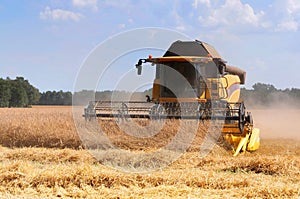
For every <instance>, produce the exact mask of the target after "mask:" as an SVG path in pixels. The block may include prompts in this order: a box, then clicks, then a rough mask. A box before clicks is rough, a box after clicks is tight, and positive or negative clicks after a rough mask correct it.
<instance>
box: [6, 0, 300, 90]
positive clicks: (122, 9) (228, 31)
mask: <svg viewBox="0 0 300 199" xmlns="http://www.w3.org/2000/svg"><path fill="white" fill-rule="evenodd" d="M144 27H155V28H164V29H168V30H174V31H177V32H180V33H182V34H184V35H187V36H188V37H189V38H191V39H197V40H200V41H205V42H206V43H209V44H211V45H213V46H214V47H215V48H216V49H217V50H218V51H219V53H220V54H221V56H222V57H223V59H225V60H226V61H227V62H228V64H229V65H233V66H237V67H240V68H242V69H244V70H245V71H247V80H246V81H247V82H246V85H245V86H246V88H251V87H252V85H253V84H254V83H256V82H262V83H268V84H273V85H274V86H275V87H277V88H281V89H284V88H300V78H299V73H300V62H299V61H298V59H299V58H300V31H299V29H300V1H298V0H264V1H254V0H252V1H251V0H249V1H247V0H191V1H188V0H186V1H185V0H182V1H179V0H177V1H176V0H173V1H172V0H164V1H161V0H147V1H146V0H143V1H142V0H43V1H35V0H26V1H25V0H1V1H0V77H2V78H6V77H10V78H15V77H16V76H23V77H24V78H25V79H28V80H29V82H30V83H31V84H33V85H34V86H35V87H37V88H38V89H39V90H40V91H47V90H64V91H72V90H73V88H74V82H75V81H76V77H77V75H78V73H79V71H80V68H81V67H82V64H83V63H84V60H85V59H86V58H87V56H88V55H89V54H90V52H91V51H92V50H93V49H95V48H96V47H97V46H98V45H99V44H101V43H103V42H104V41H106V40H107V39H109V38H112V37H114V36H115V35H118V34H121V33H123V32H124V31H130V30H133V29H140V28H144ZM145 39H146V38H145ZM143 52H144V51H143ZM139 55H140V54H139ZM147 56H148V54H147V52H146V51H145V57H147ZM138 58H141V57H137V58H136V60H138ZM99 59H101V58H99ZM99 61H101V60H99ZM116 67H117V66H116ZM128 67H133V68H134V65H132V63H129V64H128ZM116 70H118V69H117V68H116ZM108 81H109V80H108ZM106 83H107V82H106ZM108 84H109V82H108ZM108 87H109V86H108ZM103 89H105V87H103Z"/></svg>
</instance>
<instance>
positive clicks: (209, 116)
mask: <svg viewBox="0 0 300 199" xmlns="http://www.w3.org/2000/svg"><path fill="white" fill-rule="evenodd" d="M144 63H151V65H152V66H155V67H156V77H155V80H154V83H153V88H152V98H150V97H149V96H147V102H145V101H128V102H125V101H92V102H90V103H89V105H88V106H87V107H86V108H85V110H84V116H85V118H86V119H87V120H90V119H92V118H96V117H100V118H118V119H123V120H127V119H128V118H148V119H153V120H161V119H167V118H174V119H190V120H191V119H196V120H210V121H216V120H217V121H223V126H222V128H221V129H222V130H221V131H222V136H223V137H224V139H225V140H226V141H227V142H228V143H229V144H230V145H231V146H232V147H233V149H234V156H237V155H238V154H239V153H240V152H245V151H246V150H247V151H255V150H257V149H258V148H259V144H260V139H259V129H257V128H254V127H253V119H252V116H251V113H249V112H246V110H245V105H244V102H243V101H240V84H244V83H245V78H246V72H245V71H243V70H241V69H239V68H236V67H233V66H228V65H226V62H225V61H224V60H223V59H222V58H221V56H220V55H219V53H218V52H217V51H216V50H215V49H214V47H212V46H211V45H209V44H207V43H204V42H201V41H197V40H196V41H176V42H174V43H173V44H172V45H171V46H170V48H169V49H168V50H167V51H166V52H165V54H164V55H163V57H157V58H153V57H152V56H151V55H150V56H149V57H148V58H147V59H140V60H139V61H138V63H137V64H136V68H137V71H138V75H140V74H141V72H142V65H143V64H144ZM148 65H149V64H148Z"/></svg>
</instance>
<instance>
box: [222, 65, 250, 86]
mask: <svg viewBox="0 0 300 199" xmlns="http://www.w3.org/2000/svg"><path fill="white" fill-rule="evenodd" d="M225 72H228V73H229V74H232V75H237V76H239V78H240V81H241V83H240V84H245V81H246V71H244V70H242V69H240V68H237V67H234V66H225Z"/></svg>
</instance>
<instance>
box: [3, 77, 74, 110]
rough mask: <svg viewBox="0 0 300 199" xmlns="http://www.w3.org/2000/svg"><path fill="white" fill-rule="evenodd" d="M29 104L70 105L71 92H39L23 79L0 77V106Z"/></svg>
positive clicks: (26, 105)
mask: <svg viewBox="0 0 300 199" xmlns="http://www.w3.org/2000/svg"><path fill="white" fill-rule="evenodd" d="M31 105H72V93H71V92H63V91H58V92H57V91H47V92H42V93H40V92H39V89H37V88H36V87H34V86H33V85H31V84H30V83H29V81H28V80H25V79H24V77H16V79H10V78H8V77H7V78H6V79H3V78H0V107H30V106H31Z"/></svg>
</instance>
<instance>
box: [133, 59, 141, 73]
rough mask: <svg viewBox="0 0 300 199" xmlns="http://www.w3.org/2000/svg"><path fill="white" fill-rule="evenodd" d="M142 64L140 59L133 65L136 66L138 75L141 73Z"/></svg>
mask: <svg viewBox="0 0 300 199" xmlns="http://www.w3.org/2000/svg"><path fill="white" fill-rule="evenodd" d="M142 64H143V61H142V60H141V59H140V60H139V62H138V63H137V64H136V65H135V67H136V68H137V74H138V75H141V74H142Z"/></svg>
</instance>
